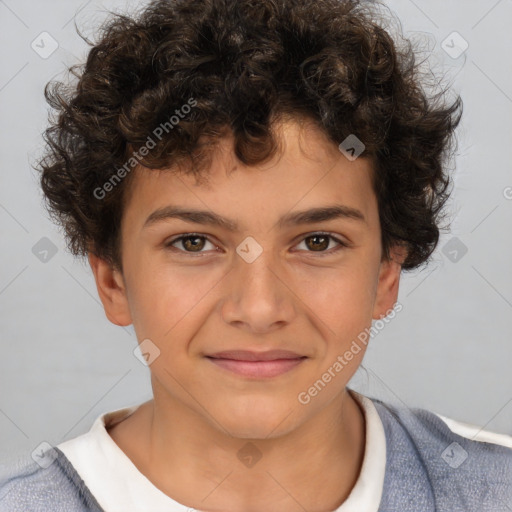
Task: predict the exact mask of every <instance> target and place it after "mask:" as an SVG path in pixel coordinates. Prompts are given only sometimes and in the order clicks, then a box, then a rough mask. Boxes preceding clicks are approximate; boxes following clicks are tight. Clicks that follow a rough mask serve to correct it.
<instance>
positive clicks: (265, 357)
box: [207, 350, 306, 361]
mask: <svg viewBox="0 0 512 512" xmlns="http://www.w3.org/2000/svg"><path fill="white" fill-rule="evenodd" d="M207 357H210V358H214V359H231V360H234V361H275V360H277V359H300V358H302V357H306V356H302V355H300V354H297V353H295V352H291V351H290V350H267V351H265V352H252V351H250V350H225V351H223V352H216V353H215V354H211V355H208V356H207Z"/></svg>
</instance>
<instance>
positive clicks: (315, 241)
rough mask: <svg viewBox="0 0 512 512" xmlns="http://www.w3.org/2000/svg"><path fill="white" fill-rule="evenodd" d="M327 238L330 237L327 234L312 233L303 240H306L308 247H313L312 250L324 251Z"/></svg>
mask: <svg viewBox="0 0 512 512" xmlns="http://www.w3.org/2000/svg"><path fill="white" fill-rule="evenodd" d="M329 238H330V237H329V236H327V235H312V236H308V237H307V238H305V239H304V240H306V245H307V246H308V247H309V248H310V249H313V250H314V251H318V250H319V251H324V250H325V249H327V247H329ZM308 242H309V243H308Z"/></svg>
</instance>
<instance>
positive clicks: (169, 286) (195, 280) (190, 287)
mask: <svg viewBox="0 0 512 512" xmlns="http://www.w3.org/2000/svg"><path fill="white" fill-rule="evenodd" d="M140 268H142V269H144V270H143V271H140V272H138V273H136V274H135V276H136V277H135V279H133V282H132V283H131V285H130V286H131V287H132V288H131V290H132V293H131V296H130V309H131V312H132V319H133V324H134V328H135V331H136V332H137V337H138V338H139V340H142V339H144V338H149V339H151V340H152V341H153V342H154V343H155V344H156V345H157V346H159V347H160V348H161V350H165V351H167V352H173V353H177V352H179V351H182V350H183V346H182V345H183V344H182V343H179V340H186V339H191V338H192V337H193V335H194V329H197V328H198V327H199V326H200V325H201V322H203V321H204V315H207V314H208V309H207V308H210V309H211V304H212V297H213V296H214V293H215V285H216V283H218V281H219V280H220V279H222V275H223V274H222V273H217V272H211V273H210V272H205V271H202V272H201V271H199V270H198V269H197V268H196V269H194V268H192V267H190V268H186V267H184V266H183V267H181V268H176V269H171V267H170V265H169V264H165V263H164V264H157V265H152V266H150V265H145V266H143V265H141V266H140Z"/></svg>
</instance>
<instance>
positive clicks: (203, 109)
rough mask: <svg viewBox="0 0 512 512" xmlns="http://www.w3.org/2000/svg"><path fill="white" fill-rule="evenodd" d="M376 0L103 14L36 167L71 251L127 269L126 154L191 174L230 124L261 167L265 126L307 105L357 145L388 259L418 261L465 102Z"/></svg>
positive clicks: (216, 2)
mask: <svg viewBox="0 0 512 512" xmlns="http://www.w3.org/2000/svg"><path fill="white" fill-rule="evenodd" d="M377 6H378V4H377V3H375V2H372V3H370V2H364V1H355V0H160V1H154V2H151V3H150V4H149V5H148V6H146V7H145V8H144V9H142V10H141V11H140V12H139V13H137V14H134V15H133V16H127V15H120V14H115V15H113V16H111V17H109V19H108V20H107V21H106V22H105V24H104V25H103V26H102V27H101V30H100V33H99V36H100V37H99V42H97V44H93V43H89V44H90V45H91V46H92V48H91V50H90V52H89V54H88V57H87V60H86V63H85V64H84V65H83V66H73V67H72V68H71V71H72V73H73V75H74V76H75V77H76V78H77V81H76V82H74V83H73V82H69V83H65V82H50V83H49V84H47V86H46V89H45V97H46V99H47V101H48V103H49V104H50V105H51V106H52V107H53V109H54V113H55V116H53V117H52V121H51V122H50V126H49V128H48V129H47V130H46V132H45V140H46V143H47V146H46V148H47V149H46V151H45V154H44V156H43V158H42V159H41V160H40V162H39V164H38V165H37V166H36V168H37V170H38V171H39V172H40V173H41V185H42V189H43V192H44V195H45V198H46V208H47V210H48V212H49V214H50V216H51V217H52V219H54V220H56V221H57V222H58V223H59V224H60V225H61V226H62V227H63V228H64V231H65V235H66V241H67V244H68V249H69V250H70V251H71V253H72V254H73V255H75V256H78V255H82V256H86V255H87V253H88V252H89V251H90V252H92V253H94V254H96V255H97V256H99V257H101V258H103V259H104V260H106V261H108V262H109V263H110V264H111V265H112V266H114V267H115V268H118V269H121V270H122V265H121V251H120V232H121V230H120V223H121V218H122V212H123V208H124V206H125V205H126V201H127V197H128V195H129V193H130V183H131V179H130V178H132V177H133V175H134V173H130V172H129V170H130V169H129V168H128V167H127V162H130V166H132V167H133V166H134V165H136V164H139V163H140V164H142V165H144V166H145V167H148V168H151V169H156V168H159V169H162V168H168V167H170V166H171V165H172V166H173V168H175V167H176V165H178V166H179V164H181V163H182V162H184V161H186V162H187V163H188V164H189V165H188V167H187V169H188V170H187V172H191V173H194V174H195V175H196V177H197V178H200V177H201V175H204V173H205V170H207V168H208V163H209V155H210V154H211V151H210V150H211V149H212V148H214V147H215V142H216V141H218V140H219V138H220V137H221V136H223V135H225V134H226V133H231V134H232V135H233V137H234V151H235V154H236V156H237V158H238V159H239V160H240V161H241V162H243V163H244V164H247V165H254V164H257V163H260V162H264V161H265V160H267V159H269V158H271V157H272V156H273V155H274V153H275V152H276V150H277V148H278V144H276V141H275V136H274V132H273V130H272V127H273V123H275V122H276V121H277V120H278V119H280V118H282V117H283V116H292V117H294V116H295V117H299V116H306V117H307V118H309V119H311V120H312V121H314V122H315V123H316V124H317V125H318V127H319V128H321V129H322V130H323V131H324V132H325V133H326V134H327V135H328V137H329V139H330V140H332V141H333V142H334V143H335V144H336V145H338V144H340V142H341V141H343V140H344V139H345V138H346V137H347V136H349V135H350V134H355V135H356V136H357V137H358V139H360V140H361V141H362V142H363V143H364V145H365V152H364V154H363V156H362V157H367V158H370V159H372V161H373V170H374V172H373V176H372V179H373V186H374V190H375V193H376V197H377V201H378V209H379V216H380V223H381V230H382V249H383V257H386V258H389V254H390V248H391V247H392V246H393V245H394V244H398V245H402V246H404V247H406V249H407V257H406V259H405V261H404V262H403V265H402V268H403V269H406V270H409V269H413V268H416V267H418V266H420V265H422V264H423V263H426V262H427V261H428V259H429V257H430V255H431V254H432V252H433V251H434V249H435V248H436V246H437V243H438V240H439V229H440V224H439V223H440V220H441V219H444V215H442V214H443V207H444V204H445V202H446V201H447V199H448V197H449V195H450V191H449V185H450V183H451V179H450V177H449V176H448V173H447V170H446V168H447V165H446V162H447V159H448V158H449V157H450V156H451V154H452V152H451V150H452V149H453V147H454V137H453V134H454V133H453V132H454V130H455V128H456V126H457V125H458V123H459V121H460V117H461V115H462V101H461V99H460V97H459V96H456V98H455V100H454V101H452V102H451V103H449V102H447V101H446V97H445V95H446V92H447V90H448V89H443V90H441V91H440V92H438V93H436V94H432V95H430V96H429V95H427V93H426V92H425V89H424V87H423V86H424V85H425V83H424V82H423V83H422V81H421V79H420V78H421V77H422V76H423V74H422V73H420V66H419V65H418V63H417V55H416V52H415V51H414V49H413V44H412V43H411V42H410V41H409V40H407V39H403V41H405V44H404V45H403V48H399V46H398V43H397V40H394V39H393V38H392V37H391V35H390V34H389V33H388V31H386V30H385V28H384V27H383V26H382V20H383V19H384V18H383V17H382V14H379V11H378V9H377ZM379 22H380V23H379ZM439 83H440V82H439ZM439 83H438V84H437V85H439ZM185 105H193V108H191V107H190V108H187V109H185ZM182 106H183V110H180V107H182ZM177 109H178V110H177ZM181 112H183V113H184V114H185V113H186V115H181ZM173 116H174V117H175V118H176V119H178V117H179V122H177V123H174V122H173V123H171V122H170V120H171V119H172V118H173ZM158 127H160V128H158ZM150 139H151V141H152V144H151V146H150V147H151V150H150V151H147V148H148V141H149V140H150ZM144 147H146V151H144ZM138 151H140V154H139V153H134V152H138ZM134 154H136V155H137V161H135V160H134ZM116 173H117V178H118V181H116V182H113V181H112V178H113V177H115V176H114V175H115V174H116ZM121 177H123V178H124V179H122V180H121V179H120V178H121ZM98 191H101V193H99V192H98ZM107 191H108V193H106V192H107Z"/></svg>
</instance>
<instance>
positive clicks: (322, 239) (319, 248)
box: [299, 233, 349, 256]
mask: <svg viewBox="0 0 512 512" xmlns="http://www.w3.org/2000/svg"><path fill="white" fill-rule="evenodd" d="M331 241H334V242H336V243H337V244H338V246H337V247H334V248H332V249H329V250H327V248H328V247H329V245H330V243H331ZM301 243H303V244H304V245H305V246H306V252H310V253H318V256H329V255H331V254H334V253H336V252H337V251H339V250H341V249H343V248H345V247H349V244H348V243H346V242H343V241H342V240H339V239H338V238H336V237H334V236H332V235H329V234H328V233H313V234H311V235H308V236H306V237H305V238H303V239H302V242H301ZM299 245H300V244H299Z"/></svg>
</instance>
